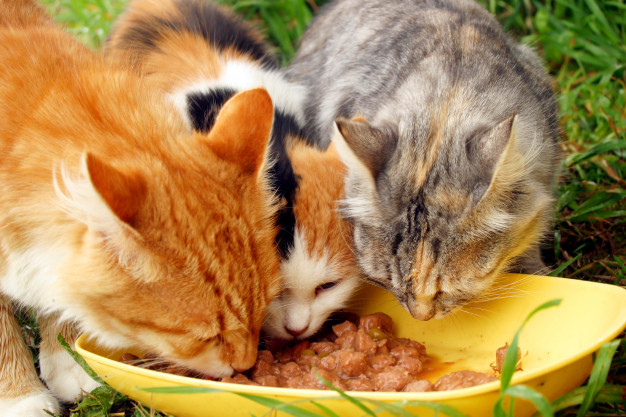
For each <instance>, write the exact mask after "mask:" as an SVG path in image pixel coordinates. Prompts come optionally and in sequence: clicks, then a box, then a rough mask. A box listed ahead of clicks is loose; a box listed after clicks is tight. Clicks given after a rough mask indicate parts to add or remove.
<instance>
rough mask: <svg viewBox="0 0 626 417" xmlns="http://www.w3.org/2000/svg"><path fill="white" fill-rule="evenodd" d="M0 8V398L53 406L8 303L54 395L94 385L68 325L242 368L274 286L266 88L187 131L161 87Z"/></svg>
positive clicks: (216, 370)
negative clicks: (19, 313)
mask: <svg viewBox="0 0 626 417" xmlns="http://www.w3.org/2000/svg"><path fill="white" fill-rule="evenodd" d="M21 7H24V8H26V9H27V10H28V11H27V12H25V11H24V10H22V9H21ZM11 8H14V9H15V10H18V11H20V10H21V12H20V13H21V14H20V13H14V12H13V11H11V10H10V9H11ZM31 10H32V11H34V12H37V13H39V14H40V15H39V16H35V18H33V19H32V20H29V19H26V20H24V19H21V18H15V19H12V18H11V16H25V15H28V14H29V13H31V12H30V11H31ZM0 15H2V16H3V22H4V23H3V25H4V26H0V121H1V123H0V155H1V157H2V160H3V163H2V164H1V166H0V244H1V247H2V256H1V260H2V264H1V268H0V271H1V272H2V274H1V275H0V307H1V308H0V329H1V330H2V331H1V332H0V344H1V345H2V346H3V349H2V350H1V351H0V359H1V361H2V364H3V366H2V367H0V409H3V410H8V411H7V412H8V413H9V414H10V415H11V413H12V412H15V413H20V414H18V415H24V416H33V415H36V416H40V415H41V416H43V415H45V413H43V412H42V411H41V409H42V408H48V409H50V410H51V411H58V408H57V405H56V401H55V400H54V399H53V398H52V397H51V396H50V394H49V393H48V392H47V391H46V390H45V388H44V387H43V385H42V384H41V382H39V380H38V379H37V377H36V375H35V373H34V372H35V371H34V368H33V365H32V359H31V357H30V355H29V354H28V351H27V350H26V349H25V346H24V344H23V340H21V337H19V327H18V325H17V322H16V321H15V318H14V317H12V315H11V314H10V307H11V304H12V303H17V304H20V305H23V306H28V307H30V308H32V309H33V310H34V311H36V312H37V314H38V321H39V324H40V327H41V330H42V337H45V338H46V339H45V340H42V346H41V352H40V367H41V375H42V377H43V379H44V380H45V381H46V383H47V385H48V387H49V388H50V390H51V391H52V392H53V394H55V395H56V396H57V397H58V398H60V399H61V400H63V401H73V400H74V399H75V397H76V396H78V395H80V393H81V389H87V390H89V389H90V388H93V384H94V383H93V381H91V382H89V381H90V378H89V377H88V376H87V375H86V374H84V372H83V371H82V370H81V369H80V367H78V366H77V365H76V364H75V363H74V362H73V360H72V359H71V358H70V357H69V356H68V355H67V354H66V353H65V352H63V350H62V349H61V348H59V346H58V344H57V343H56V341H55V340H54V339H55V338H56V335H57V334H58V333H62V334H63V335H64V336H65V337H66V338H67V339H68V341H69V342H70V343H72V341H73V340H74V338H75V337H76V329H75V327H76V326H78V328H79V329H80V330H82V331H87V332H89V333H90V334H92V335H93V336H95V337H96V338H97V339H98V340H99V342H101V343H103V344H105V345H107V346H111V347H119V348H127V347H129V346H131V345H138V346H139V347H141V348H143V349H145V350H148V351H152V352H154V353H156V354H158V355H161V356H162V357H164V358H166V359H169V360H172V361H174V362H176V363H178V364H180V365H182V366H186V367H188V368H191V369H195V370H197V371H200V372H204V373H207V374H210V375H213V376H221V375H227V374H230V373H231V372H232V371H233V369H246V368H248V367H250V366H252V364H253V363H254V361H255V359H256V349H257V343H258V337H259V331H260V328H261V324H262V319H263V315H264V313H265V307H266V306H267V304H268V303H269V301H270V300H271V299H272V298H273V297H274V296H275V295H276V293H277V291H278V286H279V283H278V279H277V273H278V267H279V263H278V257H277V255H276V251H275V249H274V245H273V242H274V236H275V226H274V225H273V222H272V217H273V215H274V213H275V206H274V201H273V197H272V194H271V192H270V191H269V190H268V188H269V187H268V185H267V181H266V172H265V171H266V169H267V162H266V155H267V144H268V141H269V136H270V132H271V126H272V119H273V109H272V102H271V99H270V98H269V96H268V94H267V92H266V91H264V90H260V89H256V90H250V91H246V92H242V93H240V94H237V95H235V96H233V97H232V98H231V99H230V100H229V101H227V102H226V104H225V105H224V107H223V108H222V110H221V111H220V112H219V114H218V116H217V118H216V122H215V125H214V126H213V129H211V131H210V132H207V133H195V134H191V133H190V132H189V130H188V128H187V127H186V126H185V124H184V122H183V120H182V118H181V117H180V116H179V115H178V113H177V112H176V111H174V110H173V109H172V108H171V105H170V104H169V103H168V102H166V101H165V100H163V99H162V94H161V93H160V91H157V90H155V89H153V88H152V87H151V85H150V84H149V83H147V82H146V81H145V80H143V81H142V80H141V78H140V77H137V76H135V75H133V74H130V73H127V72H124V71H120V70H117V69H113V68H112V67H110V66H108V65H106V64H104V63H103V62H102V61H101V59H100V58H99V57H97V56H96V55H95V54H93V53H92V52H91V51H89V50H88V49H87V48H85V47H83V46H81V45H80V44H79V43H78V42H76V41H75V40H73V39H72V38H71V37H70V36H69V35H67V34H66V33H64V32H63V31H61V30H60V29H58V28H56V27H54V26H53V25H52V24H50V23H49V20H48V19H47V17H46V16H45V13H43V11H42V10H41V9H40V8H39V7H37V5H36V4H35V3H34V2H30V1H19V2H18V1H5V2H2V3H0ZM7 26H11V27H10V28H7ZM44 335H46V336H44ZM48 336H49V337H50V339H51V340H47V337H48ZM18 369H23V370H24V372H18V371H17V370H18Z"/></svg>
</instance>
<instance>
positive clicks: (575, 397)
mask: <svg viewBox="0 0 626 417" xmlns="http://www.w3.org/2000/svg"><path fill="white" fill-rule="evenodd" d="M586 394H587V387H579V388H576V389H574V390H572V391H570V392H568V393H567V394H565V395H563V396H561V397H559V398H558V399H556V400H555V401H553V402H552V411H554V412H555V413H556V412H558V411H561V410H565V409H566V408H570V407H575V406H577V405H580V404H582V402H583V399H584V398H585V395H586ZM624 398H626V386H624V385H609V384H607V385H605V386H604V387H602V389H600V390H599V391H598V393H597V395H596V403H616V404H619V403H622V402H623V400H624ZM532 417H539V413H535V414H534V415H533V416H532Z"/></svg>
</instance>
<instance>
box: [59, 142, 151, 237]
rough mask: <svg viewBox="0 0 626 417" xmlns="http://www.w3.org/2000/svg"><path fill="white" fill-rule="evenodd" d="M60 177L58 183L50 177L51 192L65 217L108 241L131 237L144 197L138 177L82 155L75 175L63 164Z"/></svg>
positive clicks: (143, 186) (94, 158)
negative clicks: (127, 235)
mask: <svg viewBox="0 0 626 417" xmlns="http://www.w3.org/2000/svg"><path fill="white" fill-rule="evenodd" d="M60 177H61V178H60V179H61V181H59V178H58V176H57V175H56V174H55V175H54V177H53V178H54V189H55V192H56V195H57V198H58V201H59V204H60V206H61V208H62V209H63V210H64V211H65V212H66V213H68V214H69V215H70V216H72V217H73V218H75V219H76V220H78V221H80V222H81V223H83V224H85V225H86V226H87V227H89V228H90V229H91V230H93V231H96V232H99V233H102V234H104V235H106V236H109V237H110V238H112V237H115V236H121V235H120V233H121V234H122V235H125V234H127V233H128V232H130V233H133V230H134V229H133V228H132V226H133V223H134V219H135V216H136V214H137V212H138V210H139V208H140V207H141V205H142V204H143V202H144V200H145V196H146V187H145V184H144V181H143V178H142V177H141V176H139V175H138V174H136V173H125V172H122V171H120V170H119V169H116V168H114V167H112V166H111V165H109V164H107V163H105V162H104V161H102V160H101V159H100V158H98V157H97V156H95V155H93V154H90V153H85V154H83V156H82V158H81V161H80V169H79V171H78V172H77V171H75V170H74V169H70V168H69V167H68V166H67V165H65V164H63V165H62V166H61V175H60Z"/></svg>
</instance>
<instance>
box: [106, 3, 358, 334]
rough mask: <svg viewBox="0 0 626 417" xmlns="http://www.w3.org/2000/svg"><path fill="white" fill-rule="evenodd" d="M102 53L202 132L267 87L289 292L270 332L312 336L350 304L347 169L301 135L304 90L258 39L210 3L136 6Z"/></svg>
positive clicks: (274, 309)
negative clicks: (224, 104) (222, 111)
mask: <svg viewBox="0 0 626 417" xmlns="http://www.w3.org/2000/svg"><path fill="white" fill-rule="evenodd" d="M105 56H106V58H107V59H109V60H111V61H113V62H116V63H117V64H118V65H121V66H124V67H127V68H130V69H132V70H134V71H136V72H138V73H140V74H142V75H143V76H144V77H145V78H146V79H148V80H151V81H152V82H153V83H155V84H156V85H157V87H158V88H159V89H161V90H162V91H163V92H164V93H165V96H166V97H167V98H168V99H169V100H170V101H172V102H173V103H174V104H175V105H176V107H177V108H178V109H179V111H180V112H181V114H183V116H184V117H185V118H187V120H188V124H189V125H190V126H191V128H193V129H196V130H205V129H206V128H207V127H210V120H211V117H210V114H211V113H212V112H214V111H215V109H214V108H213V107H217V108H219V106H220V105H221V100H223V99H224V98H225V97H228V95H229V94H234V93H235V92H236V91H241V90H243V89H246V88H251V87H263V88H266V89H267V91H268V92H269V94H270V96H271V97H272V100H273V102H274V103H275V111H274V113H275V117H274V126H273V135H272V143H271V145H270V147H271V151H272V158H273V163H274V165H273V169H271V170H270V181H271V183H272V186H273V187H274V189H275V190H276V194H277V196H278V197H279V198H280V199H281V201H282V208H281V210H280V211H279V216H278V217H277V223H278V226H279V227H280V230H279V234H278V239H277V248H278V250H279V253H280V254H281V258H282V263H281V277H282V285H283V286H282V291H281V293H280V295H279V296H278V297H277V298H276V299H274V300H273V301H272V302H271V303H270V305H269V307H268V312H267V316H266V319H265V321H264V325H263V330H264V333H265V334H266V335H268V336H271V337H278V338H281V339H286V340H290V339H295V338H298V339H303V338H307V337H309V336H311V335H312V334H314V333H315V332H316V331H317V330H318V329H319V328H320V327H321V325H322V324H323V323H324V321H325V320H326V318H327V317H328V316H329V315H330V314H331V313H332V312H334V311H336V310H339V309H341V308H344V307H346V305H347V304H348V302H349V300H350V297H351V295H352V294H353V293H354V290H355V288H356V286H357V285H358V282H359V278H360V271H359V269H358V266H357V264H356V260H355V257H354V255H353V254H352V251H351V246H352V228H351V225H350V224H349V223H347V222H346V221H344V220H343V219H342V218H341V216H340V215H339V213H338V207H337V203H336V202H337V201H338V200H340V199H342V198H343V178H344V176H345V172H346V171H345V166H344V165H343V163H342V162H341V160H340V158H339V156H338V154H337V153H336V152H335V150H334V149H330V150H328V151H321V150H319V149H316V148H313V147H311V146H310V145H308V144H307V141H306V140H305V139H303V136H302V134H301V132H300V129H299V126H300V125H301V124H302V120H303V114H302V108H303V103H302V89H301V87H300V86H298V85H297V84H293V83H290V82H289V81H287V80H286V79H285V78H284V75H283V71H282V70H281V69H280V68H279V67H278V66H277V64H276V62H275V61H274V58H273V56H272V55H271V53H270V51H269V48H268V47H267V45H266V44H265V43H264V42H263V39H262V36H261V35H260V34H259V33H258V32H257V31H256V30H255V29H254V28H253V27H252V26H251V25H250V24H248V23H247V22H245V21H243V20H242V19H240V18H238V17H237V16H236V15H234V14H233V13H232V12H230V11H229V10H227V9H225V8H223V7H221V6H219V5H217V4H215V3H212V2H210V1H206V0H159V1H158V2H157V1H155V0H134V1H132V2H131V3H130V4H129V7H128V10H127V11H126V12H125V14H123V15H122V16H121V17H120V18H119V19H118V21H117V22H115V25H114V29H113V31H112V34H111V36H110V37H109V39H108V40H107V43H106V47H105ZM202 100H204V102H202ZM200 102H201V103H202V105H201V106H198V105H197V104H198V103H200ZM194 104H195V106H194ZM207 123H209V126H207V125H206V124H207Z"/></svg>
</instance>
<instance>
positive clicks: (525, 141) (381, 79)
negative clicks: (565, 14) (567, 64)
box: [289, 0, 560, 320]
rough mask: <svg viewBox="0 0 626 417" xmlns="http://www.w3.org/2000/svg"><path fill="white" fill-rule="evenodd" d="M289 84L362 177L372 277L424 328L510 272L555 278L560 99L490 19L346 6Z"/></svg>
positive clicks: (447, 11)
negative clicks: (552, 246) (551, 232)
mask: <svg viewBox="0 0 626 417" xmlns="http://www.w3.org/2000/svg"><path fill="white" fill-rule="evenodd" d="M289 71H290V76H291V77H292V78H293V79H294V80H295V81H298V82H301V83H302V84H304V85H306V86H307V87H308V89H309V95H310V97H309V108H308V109H307V111H306V112H305V114H307V115H309V117H311V119H310V120H309V124H308V130H309V137H314V138H320V144H321V145H326V144H328V143H329V142H330V140H331V137H332V140H333V141H334V142H335V143H336V145H337V147H338V150H339V151H340V154H341V156H342V159H343V160H344V162H345V163H346V165H347V166H348V167H349V173H348V175H347V178H346V198H345V200H344V209H343V210H344V214H345V215H346V216H347V217H349V218H350V219H351V220H352V221H353V222H354V226H355V230H354V237H355V245H356V250H357V255H358V258H359V263H360V266H361V268H362V269H363V270H364V272H365V273H366V274H367V275H368V279H369V280H370V281H371V282H373V283H375V284H377V285H379V286H381V287H383V288H386V289H388V290H389V291H391V292H392V293H393V294H395V296H396V297H397V298H398V300H399V301H400V302H401V303H402V305H403V306H404V308H405V309H407V310H408V311H409V312H410V313H411V314H412V315H413V316H414V317H415V318H417V319H421V320H428V319H430V318H433V317H435V318H440V317H443V316H445V315H447V314H449V313H450V312H452V311H453V310H455V309H458V308H460V307H462V306H464V305H467V303H469V302H471V301H475V300H480V299H486V298H487V297H492V296H494V293H496V292H497V291H498V290H497V284H495V283H494V282H495V280H496V277H497V275H498V273H500V272H501V271H504V270H517V271H522V272H527V273H536V272H538V271H540V270H541V269H542V268H544V267H545V265H544V264H543V263H542V261H541V258H540V256H539V249H538V243H539V242H540V240H541V239H542V237H543V236H544V234H545V232H546V230H547V229H548V228H549V227H550V223H551V215H552V211H551V207H552V204H553V201H554V188H555V187H554V186H555V178H556V171H557V165H558V161H559V157H560V154H559V149H558V144H557V138H558V134H559V126H558V121H557V110H556V103H555V97H554V94H553V91H552V88H551V83H550V79H549V77H548V76H547V74H546V72H545V71H544V69H543V67H542V65H541V63H540V61H539V59H538V58H537V57H536V56H535V55H534V53H533V52H532V51H531V50H530V49H529V48H527V47H525V46H521V45H518V44H516V43H515V42H514V41H513V40H512V39H511V38H510V37H509V36H507V35H506V34H505V33H504V32H503V30H502V28H501V27H500V25H499V24H498V22H497V21H496V20H495V19H494V18H493V17H492V16H491V15H490V14H489V13H488V12H487V11H486V10H484V9H483V8H482V7H481V6H479V5H478V4H476V3H474V2H473V1H470V0H449V1H441V0H439V1H438V0H385V1H378V0H339V1H335V2H334V3H332V4H330V5H329V6H327V7H326V8H325V9H324V10H323V11H322V12H321V14H320V15H319V16H318V17H317V18H316V19H315V20H314V22H313V24H312V26H311V27H310V28H309V29H308V31H307V32H306V33H305V35H304V38H303V40H302V45H301V48H300V51H299V53H298V55H297V57H296V58H295V61H294V62H293V63H292V65H291V67H290V69H289ZM333 121H336V127H337V129H338V133H335V134H334V135H333V132H334V130H333Z"/></svg>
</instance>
